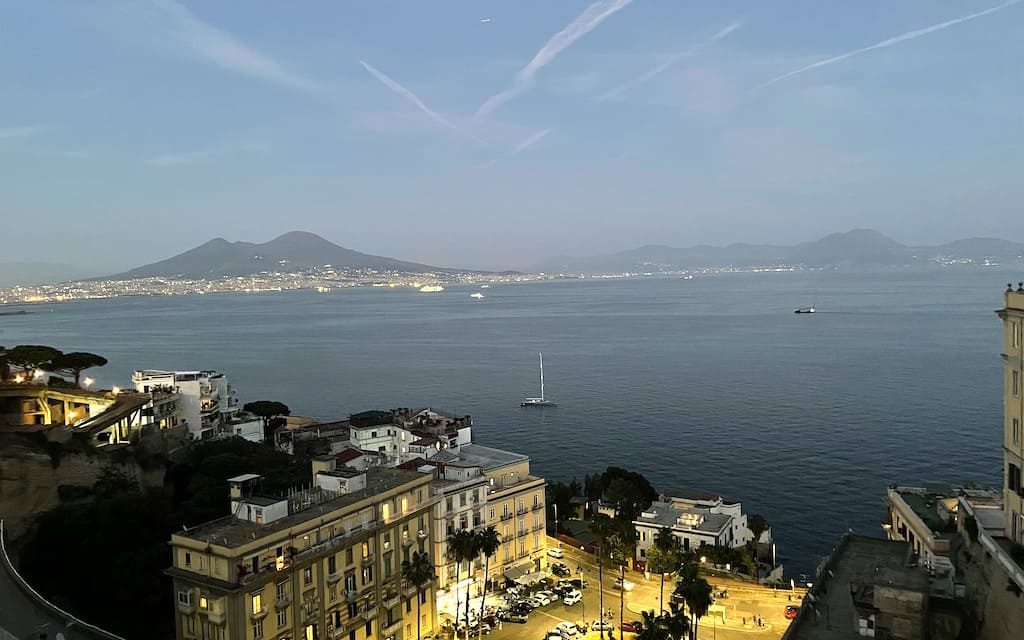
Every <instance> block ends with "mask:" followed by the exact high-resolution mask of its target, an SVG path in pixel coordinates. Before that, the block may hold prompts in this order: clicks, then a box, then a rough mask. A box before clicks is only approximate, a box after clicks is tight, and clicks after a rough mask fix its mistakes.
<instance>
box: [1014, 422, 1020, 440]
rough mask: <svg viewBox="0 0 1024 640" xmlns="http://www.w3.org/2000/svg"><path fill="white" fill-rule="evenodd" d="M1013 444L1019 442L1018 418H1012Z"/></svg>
mask: <svg viewBox="0 0 1024 640" xmlns="http://www.w3.org/2000/svg"><path fill="white" fill-rule="evenodd" d="M1013 444H1020V418H1014V419H1013Z"/></svg>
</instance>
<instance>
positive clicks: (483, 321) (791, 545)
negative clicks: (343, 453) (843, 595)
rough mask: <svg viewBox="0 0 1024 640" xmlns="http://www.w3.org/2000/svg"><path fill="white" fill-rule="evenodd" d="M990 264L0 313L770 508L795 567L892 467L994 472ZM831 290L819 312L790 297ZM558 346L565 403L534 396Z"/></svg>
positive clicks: (552, 383)
mask: <svg viewBox="0 0 1024 640" xmlns="http://www.w3.org/2000/svg"><path fill="white" fill-rule="evenodd" d="M1017 279H1019V278H1017V277H1016V276H1015V275H1012V274H1011V275H1009V276H1008V275H1006V274H1002V273H999V272H995V271H972V272H947V273H941V274H927V275H923V274H917V275H908V274H899V275H892V274H885V275H868V276H865V275H856V276H854V275H842V274H798V273H771V274H736V275H722V276H710V277H705V278H697V279H694V280H681V279H650V280H634V281H566V282H551V283H537V284H522V285H495V286H493V287H491V288H490V289H488V290H486V291H484V293H485V294H486V296H487V297H486V298H485V299H484V300H480V301H475V300H472V299H470V298H469V294H470V293H471V292H473V291H476V289H475V288H474V289H471V288H465V287H463V288H458V287H453V288H449V289H448V290H447V291H445V292H443V293H440V294H420V293H416V292H413V291H411V290H404V291H394V290H381V289H353V290H342V291H336V292H333V293H329V294H316V293H312V292H286V293H278V294H267V295H217V296H196V297H166V298H162V297H154V298H122V299H116V300H103V301H84V302H75V303H68V304H60V305H53V306H45V307H35V308H34V311H35V313H34V314H33V315H30V316H21V317H0V344H8V345H13V344H19V343H43V344H53V345H54V346H57V347H59V348H62V349H64V350H86V351H95V352H98V353H101V354H104V355H106V356H107V357H108V358H109V359H110V364H109V365H108V366H107V367H105V368H104V369H101V370H97V372H96V373H94V374H92V375H94V377H96V378H97V380H98V381H100V382H101V383H103V384H104V385H105V386H110V385H113V384H119V385H126V384H127V383H128V381H129V378H130V374H131V371H132V370H133V369H136V368H162V369H200V368H204V369H217V370H223V371H226V372H227V373H228V374H229V377H230V379H231V380H232V382H233V384H234V385H235V387H236V389H238V392H239V397H240V399H241V400H242V401H243V402H246V401H249V400H255V399H263V398H266V399H275V400H281V401H283V402H285V403H287V404H288V405H289V406H290V407H291V408H292V411H293V413H297V414H303V415H311V416H315V417H318V418H321V419H334V418H340V417H343V416H346V415H348V414H349V413H353V412H356V411H361V410H365V409H369V408H392V407H398V406H409V407H416V406H422V405H427V404H429V405H431V406H434V407H438V408H441V409H444V410H447V411H451V412H455V413H458V414H471V415H472V416H473V417H474V420H475V423H476V428H475V432H476V437H477V440H478V441H480V442H481V443H485V444H490V445H493V446H497V447H502V448H508V449H512V450H515V451H520V452H523V453H526V454H528V455H529V456H530V457H531V458H532V461H533V466H534V468H535V469H536V471H537V472H538V473H540V474H542V475H544V476H546V477H547V478H550V479H564V480H568V479H570V478H572V477H573V476H576V477H578V478H580V479H581V480H582V477H583V475H584V474H586V473H591V472H594V471H597V470H600V469H602V468H603V467H604V466H606V465H609V464H617V465H623V466H626V467H628V468H630V469H633V470H636V471H639V472H642V473H644V474H645V475H646V476H647V477H648V478H650V480H651V481H652V482H653V483H654V485H655V486H656V487H657V488H669V487H694V488H702V489H707V490H713V491H717V492H720V493H722V494H723V495H725V496H727V497H730V498H733V499H739V500H742V501H743V502H744V503H745V505H746V509H747V511H748V512H751V511H759V512H762V513H764V514H765V515H766V517H767V518H768V519H769V521H770V522H771V523H772V525H773V527H774V532H775V536H776V540H777V542H778V546H779V554H780V557H781V559H782V560H783V561H784V562H785V563H786V564H787V570H788V571H789V572H790V573H796V572H803V571H810V570H811V569H813V567H814V565H815V564H816V562H817V560H818V559H819V558H820V557H821V556H822V555H823V554H826V553H828V551H829V550H830V549H831V548H832V546H833V545H834V544H835V542H836V541H837V539H838V536H839V535H840V534H841V533H843V532H845V531H846V530H847V529H853V530H854V531H857V532H860V533H865V534H872V535H875V534H877V535H880V534H881V529H880V524H881V521H882V519H883V517H884V506H883V504H882V496H883V494H884V490H885V487H886V485H888V484H890V483H894V482H899V483H920V482H925V481H949V482H963V481H965V480H973V481H975V482H978V483H979V484H985V485H998V482H999V475H1000V468H1001V467H1000V465H1001V462H1000V460H1001V458H1000V448H999V447H1000V433H1001V411H1002V409H1001V402H1002V400H1001V395H1000V394H1001V387H1000V363H999V358H998V354H999V352H1000V347H1001V345H1000V339H1001V333H1000V323H999V320H998V318H997V317H996V316H995V315H994V314H993V313H992V310H993V309H996V308H997V307H999V306H1000V305H1001V291H1002V287H1003V285H1004V284H1005V283H1006V282H1007V281H1009V280H1013V281H1016V280H1017ZM812 303H813V304H816V305H817V307H818V309H819V312H818V313H817V314H815V315H813V316H806V315H805V316H800V315H795V314H793V313H792V310H793V308H794V307H796V306H802V305H807V304H812ZM538 351H543V352H544V361H545V374H546V379H547V393H548V396H550V397H551V398H552V399H554V400H556V401H557V402H558V403H559V406H558V407H557V408H554V409H536V408H534V409H521V408H520V407H519V401H520V400H521V398H522V397H523V396H527V395H535V393H536V391H537V352H538Z"/></svg>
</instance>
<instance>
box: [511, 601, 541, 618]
mask: <svg viewBox="0 0 1024 640" xmlns="http://www.w3.org/2000/svg"><path fill="white" fill-rule="evenodd" d="M534 608H535V607H531V606H530V605H529V604H528V603H526V602H516V603H515V604H513V605H512V606H510V607H509V608H508V612H509V613H510V614H515V615H521V616H526V615H529V614H530V612H531V611H533V610H534Z"/></svg>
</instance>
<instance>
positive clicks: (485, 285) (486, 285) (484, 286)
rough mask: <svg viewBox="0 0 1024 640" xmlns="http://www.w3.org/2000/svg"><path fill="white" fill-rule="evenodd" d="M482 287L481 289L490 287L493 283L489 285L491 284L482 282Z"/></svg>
mask: <svg viewBox="0 0 1024 640" xmlns="http://www.w3.org/2000/svg"><path fill="white" fill-rule="evenodd" d="M480 288H481V289H490V288H491V285H489V284H482V285H480Z"/></svg>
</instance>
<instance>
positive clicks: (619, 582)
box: [615, 578, 636, 591]
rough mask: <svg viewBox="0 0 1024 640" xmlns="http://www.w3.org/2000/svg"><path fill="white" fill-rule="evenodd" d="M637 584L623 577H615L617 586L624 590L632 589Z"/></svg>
mask: <svg viewBox="0 0 1024 640" xmlns="http://www.w3.org/2000/svg"><path fill="white" fill-rule="evenodd" d="M635 586H636V585H635V584H633V583H632V582H630V581H629V580H623V579H622V578H615V588H616V589H622V590H623V591H632V590H633V587H635Z"/></svg>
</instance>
